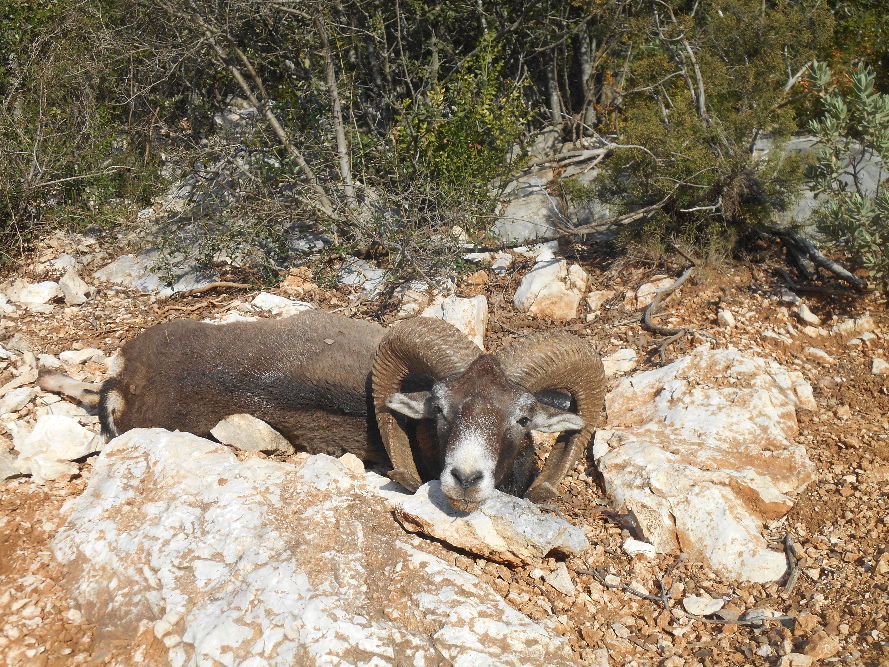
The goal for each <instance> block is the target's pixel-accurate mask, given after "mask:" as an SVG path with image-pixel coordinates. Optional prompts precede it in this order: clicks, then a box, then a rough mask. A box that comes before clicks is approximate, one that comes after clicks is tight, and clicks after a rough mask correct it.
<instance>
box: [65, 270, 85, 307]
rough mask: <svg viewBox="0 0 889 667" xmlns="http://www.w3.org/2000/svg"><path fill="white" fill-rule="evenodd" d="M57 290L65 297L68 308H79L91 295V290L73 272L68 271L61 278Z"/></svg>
mask: <svg viewBox="0 0 889 667" xmlns="http://www.w3.org/2000/svg"><path fill="white" fill-rule="evenodd" d="M59 288H60V289H61V290H62V295H63V296H64V297H65V303H66V304H68V305H69V306H79V305H80V304H82V303H86V301H87V300H88V299H89V295H90V294H91V293H92V288H91V287H90V286H89V285H87V284H86V283H85V282H84V281H83V279H82V278H81V277H80V276H78V275H77V272H76V271H74V270H69V271H68V272H67V273H65V275H64V276H62V279H61V280H60V281H59Z"/></svg>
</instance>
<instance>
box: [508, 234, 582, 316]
mask: <svg viewBox="0 0 889 667" xmlns="http://www.w3.org/2000/svg"><path fill="white" fill-rule="evenodd" d="M575 273H576V272H575ZM578 279H579V278H578V277H577V276H576V275H575V280H572V279H571V278H570V277H569V270H568V262H566V261H565V260H564V259H561V258H557V257H555V256H554V255H553V254H552V252H550V251H549V250H544V251H543V252H541V253H540V255H538V257H537V262H536V263H535V264H534V266H533V268H532V269H531V270H530V271H529V272H528V273H527V274H526V275H525V277H524V278H522V282H521V283H520V284H519V287H518V289H517V290H516V293H515V296H514V297H513V303H514V304H515V307H516V308H518V309H519V310H521V311H523V312H528V313H531V314H532V315H537V316H539V317H545V318H547V319H551V320H555V321H565V320H570V319H573V318H575V317H577V306H578V305H579V304H580V297H581V292H580V291H579V290H578V289H577V288H576V285H577V280H578Z"/></svg>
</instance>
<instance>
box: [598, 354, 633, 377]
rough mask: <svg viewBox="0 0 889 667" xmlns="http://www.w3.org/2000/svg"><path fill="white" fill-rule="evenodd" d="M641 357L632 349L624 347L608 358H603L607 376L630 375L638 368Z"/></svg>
mask: <svg viewBox="0 0 889 667" xmlns="http://www.w3.org/2000/svg"><path fill="white" fill-rule="evenodd" d="M638 358H639V355H637V354H636V350H634V349H633V348H631V347H624V348H621V349H619V350H617V351H616V352H613V353H612V354H609V355H608V356H607V357H602V365H603V366H604V367H605V375H620V374H622V373H629V372H630V371H631V370H633V369H634V368H636V364H637V359H638Z"/></svg>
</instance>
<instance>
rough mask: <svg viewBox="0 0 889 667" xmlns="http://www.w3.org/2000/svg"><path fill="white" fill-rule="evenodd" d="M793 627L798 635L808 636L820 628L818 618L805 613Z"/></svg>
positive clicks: (796, 620) (798, 616)
mask: <svg viewBox="0 0 889 667" xmlns="http://www.w3.org/2000/svg"><path fill="white" fill-rule="evenodd" d="M793 627H794V630H796V631H797V632H798V633H800V634H804V635H807V634H809V633H810V632H812V630H814V629H815V628H816V627H818V617H817V616H815V614H810V613H809V612H807V611H804V612H803V613H801V614H798V615H797V617H796V619H795V620H794V625H793Z"/></svg>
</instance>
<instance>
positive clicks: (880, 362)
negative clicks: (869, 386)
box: [870, 357, 889, 375]
mask: <svg viewBox="0 0 889 667" xmlns="http://www.w3.org/2000/svg"><path fill="white" fill-rule="evenodd" d="M870 372H871V373H872V374H873V375H889V361H886V360H885V359H880V358H879V357H874V358H873V359H871V366H870Z"/></svg>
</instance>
